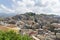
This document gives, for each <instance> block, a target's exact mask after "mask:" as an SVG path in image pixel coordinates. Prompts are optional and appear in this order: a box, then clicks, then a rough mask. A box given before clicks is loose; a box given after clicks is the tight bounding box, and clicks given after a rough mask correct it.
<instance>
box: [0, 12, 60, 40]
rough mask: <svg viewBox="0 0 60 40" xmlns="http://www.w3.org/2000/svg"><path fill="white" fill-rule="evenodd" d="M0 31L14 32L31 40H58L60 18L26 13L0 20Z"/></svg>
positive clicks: (59, 36) (59, 39) (59, 37)
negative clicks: (25, 35) (29, 37)
mask: <svg viewBox="0 0 60 40" xmlns="http://www.w3.org/2000/svg"><path fill="white" fill-rule="evenodd" d="M0 30H3V31H7V30H14V31H15V32H16V33H20V34H21V35H24V34H27V35H29V36H31V37H32V38H33V40H60V17H57V15H46V14H35V13H32V12H29V13H28V12H27V13H25V14H20V15H16V16H13V17H8V18H4V19H3V20H0Z"/></svg>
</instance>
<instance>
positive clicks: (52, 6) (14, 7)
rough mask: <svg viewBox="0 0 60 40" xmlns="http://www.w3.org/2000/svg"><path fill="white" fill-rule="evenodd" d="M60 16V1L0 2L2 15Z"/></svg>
mask: <svg viewBox="0 0 60 40" xmlns="http://www.w3.org/2000/svg"><path fill="white" fill-rule="evenodd" d="M25 12H35V13H38V14H39V13H45V14H58V15H59V14H60V0H0V13H18V14H20V13H25Z"/></svg>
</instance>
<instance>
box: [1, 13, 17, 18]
mask: <svg viewBox="0 0 60 40" xmlns="http://www.w3.org/2000/svg"><path fill="white" fill-rule="evenodd" d="M15 15H16V14H13V13H9V14H7V13H0V18H1V17H2V18H5V17H10V16H15Z"/></svg>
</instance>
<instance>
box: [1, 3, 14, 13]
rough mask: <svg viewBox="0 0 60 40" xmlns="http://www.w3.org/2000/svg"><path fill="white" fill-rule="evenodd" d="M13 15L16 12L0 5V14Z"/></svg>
mask: <svg viewBox="0 0 60 40" xmlns="http://www.w3.org/2000/svg"><path fill="white" fill-rule="evenodd" d="M1 12H2V13H13V12H14V10H12V9H9V8H7V7H5V6H4V5H3V4H1V5H0V13H1Z"/></svg>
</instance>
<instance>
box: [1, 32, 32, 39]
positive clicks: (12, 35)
mask: <svg viewBox="0 0 60 40" xmlns="http://www.w3.org/2000/svg"><path fill="white" fill-rule="evenodd" d="M0 40H32V39H31V37H29V36H28V35H20V34H17V33H15V32H14V31H7V32H4V31H0Z"/></svg>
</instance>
